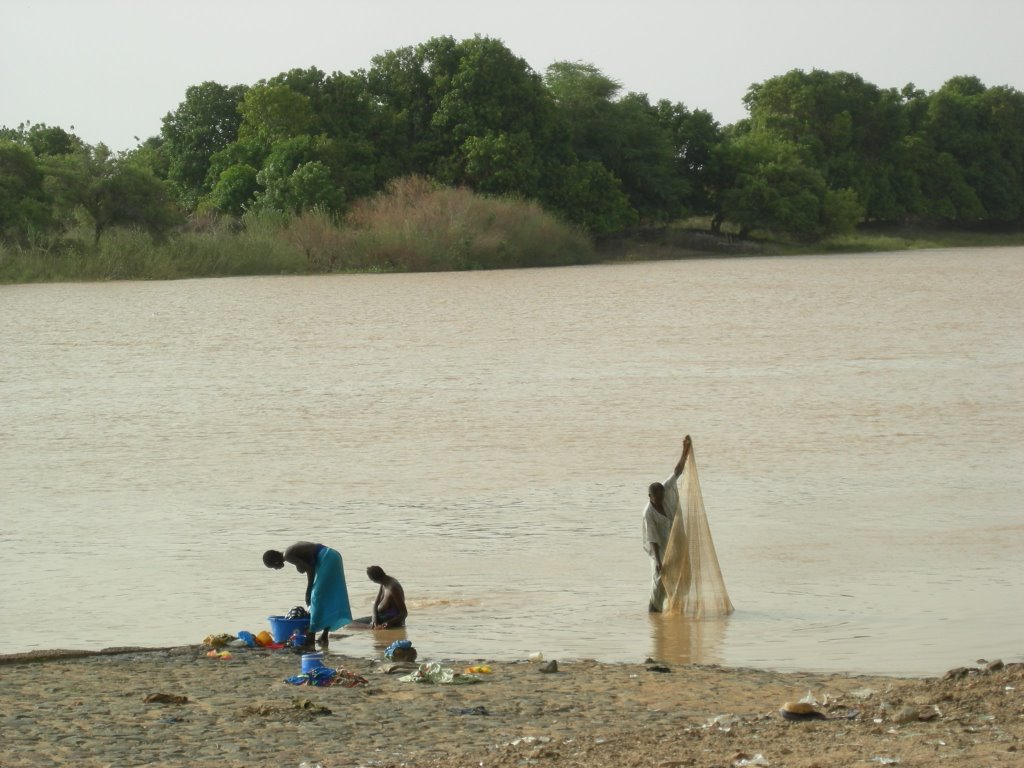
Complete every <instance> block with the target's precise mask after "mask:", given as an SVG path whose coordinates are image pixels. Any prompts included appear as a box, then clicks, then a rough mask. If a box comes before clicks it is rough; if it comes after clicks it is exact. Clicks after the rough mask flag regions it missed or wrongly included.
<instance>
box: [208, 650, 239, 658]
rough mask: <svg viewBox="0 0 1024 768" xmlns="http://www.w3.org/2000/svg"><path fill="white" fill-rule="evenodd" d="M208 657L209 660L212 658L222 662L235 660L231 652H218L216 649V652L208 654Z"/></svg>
mask: <svg viewBox="0 0 1024 768" xmlns="http://www.w3.org/2000/svg"><path fill="white" fill-rule="evenodd" d="M206 656H207V658H210V659H220V660H221V661H227V660H228V659H233V658H235V657H234V656H232V655H231V651H218V650H216V649H214V650H212V651H210V652H209V653H207V654H206Z"/></svg>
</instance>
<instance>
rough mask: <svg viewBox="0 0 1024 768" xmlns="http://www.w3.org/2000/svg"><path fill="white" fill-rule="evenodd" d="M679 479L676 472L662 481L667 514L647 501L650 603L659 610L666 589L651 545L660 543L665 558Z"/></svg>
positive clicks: (645, 520) (646, 526)
mask: <svg viewBox="0 0 1024 768" xmlns="http://www.w3.org/2000/svg"><path fill="white" fill-rule="evenodd" d="M678 479H679V478H678V477H677V476H676V475H675V474H672V475H671V476H670V477H669V478H668V479H667V480H666V481H665V482H664V483H662V485H664V486H665V495H664V496H663V497H662V500H661V507H662V509H664V510H665V512H666V514H664V515H663V514H661V512H659V511H658V510H656V509H655V508H654V505H653V504H652V503H651V502H650V501H648V502H647V509H645V510H644V523H643V536H644V552H646V553H647V554H648V555H650V556H651V597H650V603H651V605H652V606H654V607H655V608H656V609H657V610H659V611H660V610H661V605H662V603H663V602H664V601H665V590H664V588H663V587H662V583H661V574H660V573H659V572H658V561H657V560H655V559H654V547H652V546H651V545H652V544H657V545H658V552H659V554H660V555H661V557H662V559H664V557H665V548H666V547H667V546H668V538H669V534H670V533H671V532H672V521H673V520H675V517H676V508H677V507H678V506H679V486H678V483H677V481H678Z"/></svg>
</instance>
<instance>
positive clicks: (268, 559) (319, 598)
mask: <svg viewBox="0 0 1024 768" xmlns="http://www.w3.org/2000/svg"><path fill="white" fill-rule="evenodd" d="M285 563H291V564H292V565H294V566H295V570H297V571H298V572H299V573H304V574H306V605H308V606H309V635H308V637H307V638H306V645H308V646H312V645H313V640H314V638H315V637H316V633H317V632H318V631H322V634H321V635H320V645H321V646H323V647H325V648H326V647H327V644H328V633H329V632H331V631H333V630H337V629H340V628H341V627H344V626H346V625H347V624H351V623H352V609H351V607H350V606H349V601H348V586H347V585H346V584H345V565H344V563H343V562H342V559H341V553H340V552H338V551H337V550H335V549H331V548H330V547H327V546H324V545H323V544H314V543H313V542H310V541H299V542H296V543H295V544H292V545H291V546H290V547H288V549H286V550H285V551H284V552H283V553H282V552H278V551H277V550H276V549H268V550H267V551H266V552H264V553H263V564H264V565H265V566H267V568H274V569H276V570H280V569H281V568H284V564H285Z"/></svg>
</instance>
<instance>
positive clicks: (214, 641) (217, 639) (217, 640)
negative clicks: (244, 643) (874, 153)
mask: <svg viewBox="0 0 1024 768" xmlns="http://www.w3.org/2000/svg"><path fill="white" fill-rule="evenodd" d="M235 639H237V638H236V637H235V636H234V635H229V634H227V633H226V632H221V633H220V634H217V635H207V636H206V637H204V638H203V645H208V646H210V647H211V648H223V647H224V646H225V645H227V644H228V643H230V642H231V641H232V640H235Z"/></svg>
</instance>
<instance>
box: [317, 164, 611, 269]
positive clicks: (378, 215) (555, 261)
mask: <svg viewBox="0 0 1024 768" xmlns="http://www.w3.org/2000/svg"><path fill="white" fill-rule="evenodd" d="M335 247H336V248H337V251H336V257H335V261H334V267H335V268H336V269H342V270H366V269H376V270H387V271H406V272H426V271H434V270H460V269H510V268H516V267H541V266H557V265H566V264H580V263H584V262H587V261H593V260H594V258H595V257H594V251H593V246H592V244H591V242H590V240H589V238H588V237H587V236H586V235H584V234H583V233H582V232H580V231H579V230H577V229H575V228H573V227H571V226H569V225H567V224H565V223H563V222H561V221H560V220H558V219H557V218H555V217H554V216H552V215H551V214H549V213H547V212H546V211H544V210H543V209H542V208H541V207H540V206H539V205H537V204H536V203H532V202H528V201H522V200H514V199H508V198H493V197H484V196H481V195H477V194H474V193H473V192H471V191H469V190H466V189H452V188H450V187H439V186H437V185H435V184H433V183H432V182H430V181H429V180H427V179H425V178H422V177H417V176H413V177H406V178H403V179H398V180H396V181H393V182H392V183H391V184H390V185H389V186H388V188H387V190H386V192H385V193H384V194H381V195H378V196H376V197H374V198H371V199H367V200H361V201H358V202H357V203H356V204H355V205H354V206H353V208H352V210H351V211H350V212H349V214H348V216H347V217H346V218H345V221H344V226H343V227H342V228H341V230H340V237H339V239H338V241H337V242H336V244H335Z"/></svg>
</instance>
